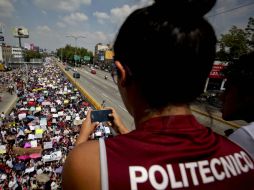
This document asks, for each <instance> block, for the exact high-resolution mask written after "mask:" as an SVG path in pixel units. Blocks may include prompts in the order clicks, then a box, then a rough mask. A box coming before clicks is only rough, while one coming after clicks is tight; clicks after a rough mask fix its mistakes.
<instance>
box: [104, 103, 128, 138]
mask: <svg viewBox="0 0 254 190" xmlns="http://www.w3.org/2000/svg"><path fill="white" fill-rule="evenodd" d="M104 109H110V110H112V114H109V117H111V118H112V122H109V125H110V126H111V127H112V128H113V129H114V130H115V131H116V132H117V133H119V134H126V133H129V132H130V131H129V129H128V128H126V127H125V125H124V124H123V122H122V120H121V119H120V117H119V115H118V114H117V113H116V111H115V109H114V108H112V107H105V108H104Z"/></svg>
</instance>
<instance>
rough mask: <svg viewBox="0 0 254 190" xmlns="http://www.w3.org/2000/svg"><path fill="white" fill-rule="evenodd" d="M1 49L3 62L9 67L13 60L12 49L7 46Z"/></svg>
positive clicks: (2, 46)
mask: <svg viewBox="0 0 254 190" xmlns="http://www.w3.org/2000/svg"><path fill="white" fill-rule="evenodd" d="M0 47H1V48H0V49H1V54H2V62H3V63H5V64H6V65H8V64H9V63H10V62H11V59H12V47H11V46H7V45H1V46H0ZM0 59H1V58H0Z"/></svg>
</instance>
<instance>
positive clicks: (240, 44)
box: [217, 26, 249, 61]
mask: <svg viewBox="0 0 254 190" xmlns="http://www.w3.org/2000/svg"><path fill="white" fill-rule="evenodd" d="M247 41H248V40H247V34H246V32H245V30H243V29H240V28H237V27H236V26H232V28H231V29H230V30H229V33H228V34H222V35H221V39H220V40H219V46H220V50H219V51H218V54H217V56H218V57H219V56H222V57H219V58H222V59H225V58H226V59H228V61H230V60H233V59H237V58H239V56H240V55H242V54H245V53H247V52H248V50H249V48H248V45H247Z"/></svg>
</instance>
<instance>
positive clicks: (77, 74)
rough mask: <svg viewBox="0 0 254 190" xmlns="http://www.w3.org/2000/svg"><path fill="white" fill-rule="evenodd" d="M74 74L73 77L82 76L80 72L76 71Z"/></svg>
mask: <svg viewBox="0 0 254 190" xmlns="http://www.w3.org/2000/svg"><path fill="white" fill-rule="evenodd" d="M72 76H73V78H80V73H78V72H74V73H73V75H72Z"/></svg>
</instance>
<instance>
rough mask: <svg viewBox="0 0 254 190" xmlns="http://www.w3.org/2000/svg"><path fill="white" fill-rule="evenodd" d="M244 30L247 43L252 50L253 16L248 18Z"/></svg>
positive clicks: (253, 35) (253, 45) (253, 40)
mask: <svg viewBox="0 0 254 190" xmlns="http://www.w3.org/2000/svg"><path fill="white" fill-rule="evenodd" d="M245 32H246V35H247V44H248V46H249V48H250V50H254V18H252V17H250V18H249V21H248V24H247V27H246V28H245Z"/></svg>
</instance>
